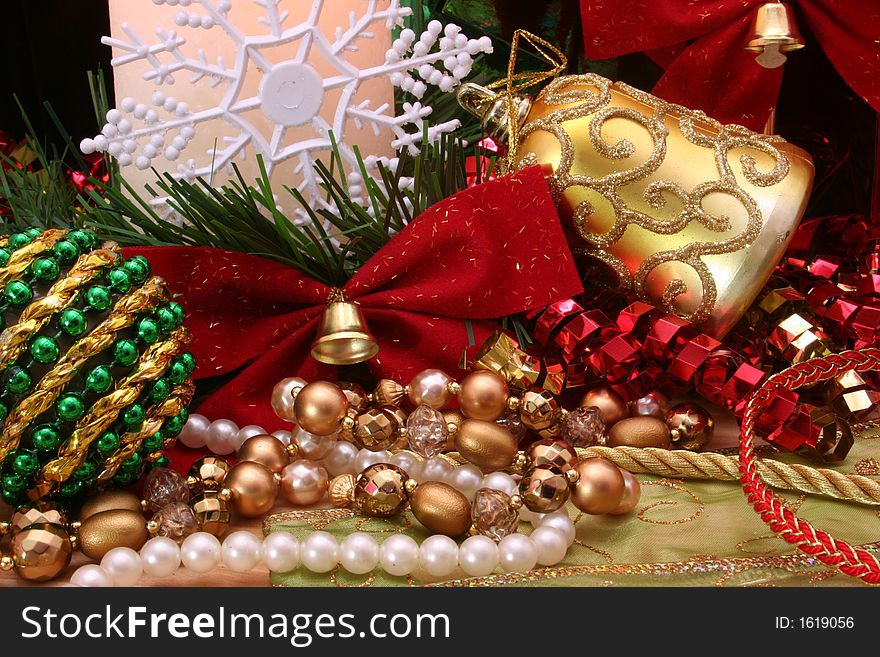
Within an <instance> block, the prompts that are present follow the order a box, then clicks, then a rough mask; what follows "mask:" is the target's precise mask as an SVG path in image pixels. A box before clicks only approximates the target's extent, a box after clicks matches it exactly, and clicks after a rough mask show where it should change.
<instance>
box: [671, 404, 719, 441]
mask: <svg viewBox="0 0 880 657" xmlns="http://www.w3.org/2000/svg"><path fill="white" fill-rule="evenodd" d="M666 425H667V426H668V427H669V429H670V432H669V434H670V437H671V438H672V442H673V443H675V447H677V448H678V449H689V450H691V451H694V452H697V451H699V450H700V449H702V447H703V446H704V445H705V444H706V443H707V442H709V440H711V438H712V433H713V431H714V428H715V420H714V419H713V418H712V414H711V413H709V411H707V410H706V409H705V408H703V407H702V406H700V405H698V404H694V403H691V402H685V403H683V404H678V405H677V406H673V407H672V408H671V409H670V410H669V412H668V413H667V414H666Z"/></svg>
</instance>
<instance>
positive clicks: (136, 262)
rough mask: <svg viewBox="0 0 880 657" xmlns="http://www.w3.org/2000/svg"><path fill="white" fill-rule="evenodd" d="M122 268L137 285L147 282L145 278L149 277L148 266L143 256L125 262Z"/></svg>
mask: <svg viewBox="0 0 880 657" xmlns="http://www.w3.org/2000/svg"><path fill="white" fill-rule="evenodd" d="M122 266H123V267H125V270H126V271H127V272H128V273H129V274H131V278H132V280H133V281H134V282H135V283H137V284H141V283H143V282H144V281H145V280H147V276H149V275H150V265H149V263H147V260H146V258H144V257H143V256H135V257H134V258H131V259H129V260H126V261H125V264H123V265H122Z"/></svg>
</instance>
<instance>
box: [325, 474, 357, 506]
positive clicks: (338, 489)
mask: <svg viewBox="0 0 880 657" xmlns="http://www.w3.org/2000/svg"><path fill="white" fill-rule="evenodd" d="M356 484H357V478H356V477H355V476H354V475H353V474H341V475H337V476H336V477H333V479H331V480H330V485H329V487H328V489H327V494H328V495H329V497H330V503H331V504H332V505H333V506H334V507H336V508H337V509H348V508H350V507H351V506H352V504H353V503H354V487H355V485H356Z"/></svg>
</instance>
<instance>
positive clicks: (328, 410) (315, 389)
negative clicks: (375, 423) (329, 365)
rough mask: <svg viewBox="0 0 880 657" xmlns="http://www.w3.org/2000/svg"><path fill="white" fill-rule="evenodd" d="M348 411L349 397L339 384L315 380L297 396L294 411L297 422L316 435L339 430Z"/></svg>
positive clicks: (327, 434)
mask: <svg viewBox="0 0 880 657" xmlns="http://www.w3.org/2000/svg"><path fill="white" fill-rule="evenodd" d="M347 411H348V398H347V397H346V396H345V393H344V392H342V390H340V389H339V386H337V385H335V384H333V383H329V382H327V381H313V382H312V383H309V384H307V385H306V386H305V387H304V388H303V389H302V390H300V391H299V394H298V395H297V396H296V401H295V402H294V403H293V412H294V414H295V415H296V423H297V424H298V425H299V426H301V427H302V428H303V429H304V430H305V431H308V432H309V433H313V434H315V435H316V436H329V435H330V434H333V433H336V432H337V431H338V430H339V423H340V422H341V421H342V419H343V418H344V417H345V414H346V412H347Z"/></svg>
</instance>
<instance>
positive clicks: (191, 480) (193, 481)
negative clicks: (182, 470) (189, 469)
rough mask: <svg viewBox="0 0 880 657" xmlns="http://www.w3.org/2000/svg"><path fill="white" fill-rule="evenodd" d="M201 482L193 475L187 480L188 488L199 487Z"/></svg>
mask: <svg viewBox="0 0 880 657" xmlns="http://www.w3.org/2000/svg"><path fill="white" fill-rule="evenodd" d="M200 481H201V480H200V479H199V478H198V477H195V476H193V475H188V476H187V478H186V487H187V488H193V487H195V486H197V485H198V484H199V482H200Z"/></svg>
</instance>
